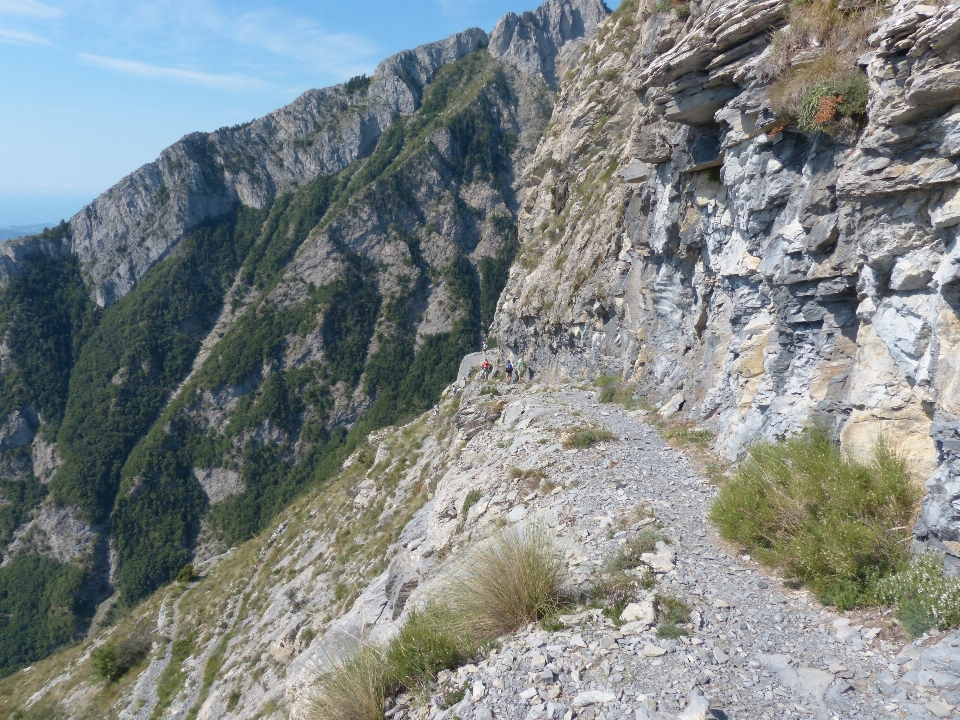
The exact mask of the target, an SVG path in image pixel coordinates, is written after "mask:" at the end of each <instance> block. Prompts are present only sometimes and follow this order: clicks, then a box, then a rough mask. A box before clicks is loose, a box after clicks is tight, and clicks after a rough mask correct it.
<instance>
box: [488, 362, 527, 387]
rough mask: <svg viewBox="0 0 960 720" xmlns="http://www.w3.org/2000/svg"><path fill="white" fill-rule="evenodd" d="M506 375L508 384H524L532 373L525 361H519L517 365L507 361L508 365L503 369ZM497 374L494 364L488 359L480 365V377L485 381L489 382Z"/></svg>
mask: <svg viewBox="0 0 960 720" xmlns="http://www.w3.org/2000/svg"><path fill="white" fill-rule="evenodd" d="M503 372H504V375H505V376H506V378H507V382H512V383H516V382H520V381H521V380H523V382H526V381H527V374H528V373H529V372H530V369H529V367H528V366H527V364H526V363H525V362H524V361H523V360H518V361H517V363H516V364H514V363H513V361H512V360H507V364H506V365H505V366H504V368H503ZM496 374H497V371H496V369H495V368H494V367H493V364H492V363H491V362H490V361H489V360H488V359H487V358H484V359H483V362H482V363H481V364H480V377H482V378H483V379H484V380H489V379H490V378H491V377H493V376H495V375H496Z"/></svg>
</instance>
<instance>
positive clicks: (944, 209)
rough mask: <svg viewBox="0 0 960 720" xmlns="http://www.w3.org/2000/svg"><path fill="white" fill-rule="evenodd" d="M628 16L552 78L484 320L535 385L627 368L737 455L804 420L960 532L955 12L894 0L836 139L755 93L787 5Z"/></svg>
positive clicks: (924, 521) (921, 526) (934, 521)
mask: <svg viewBox="0 0 960 720" xmlns="http://www.w3.org/2000/svg"><path fill="white" fill-rule="evenodd" d="M689 7H690V9H691V14H690V17H689V18H678V17H676V15H675V14H673V13H663V12H659V13H658V12H654V11H652V8H651V7H649V6H644V4H642V3H641V7H640V10H639V13H638V15H637V16H636V17H635V18H634V17H629V18H628V17H620V18H617V19H616V20H612V21H611V23H614V22H615V23H617V29H616V30H613V31H612V32H610V33H609V34H606V33H605V32H601V33H600V35H599V36H598V39H597V41H595V43H594V44H593V46H592V47H591V48H590V50H589V54H588V55H587V56H586V59H585V62H584V63H583V64H582V65H581V67H580V68H579V72H578V74H577V76H576V77H575V78H573V79H571V81H570V82H569V84H566V85H564V86H562V88H561V91H560V95H559V98H558V104H557V107H556V109H555V112H554V119H553V121H552V123H551V128H550V129H549V130H548V132H547V135H546V137H545V139H544V141H543V143H542V144H541V146H540V148H539V149H538V151H537V155H536V157H535V158H534V159H533V161H532V162H531V164H530V168H531V169H530V171H529V172H528V174H527V176H526V178H525V182H524V184H525V186H526V187H527V188H528V190H527V192H526V195H525V197H524V198H523V209H522V212H521V225H520V234H521V240H522V242H523V243H524V248H525V251H524V255H523V257H522V258H521V260H520V262H519V263H517V264H516V265H515V267H514V269H513V270H512V272H511V277H510V280H509V282H508V285H507V288H506V290H505V292H504V295H503V296H502V298H501V302H500V306H499V312H498V315H497V320H496V322H495V327H494V333H495V334H496V335H498V336H499V337H500V338H501V341H502V343H503V344H505V345H507V346H508V347H510V348H511V349H512V350H513V352H515V353H517V354H519V355H522V356H526V357H528V359H529V360H530V361H531V362H532V364H533V367H534V368H535V370H536V371H538V372H540V373H541V374H542V375H543V376H546V377H551V376H567V377H576V376H580V375H581V374H590V375H602V374H605V373H616V374H622V375H623V376H624V377H625V378H628V379H631V380H634V381H636V382H637V383H638V384H639V386H640V388H641V389H642V391H644V392H646V393H647V394H648V395H649V396H650V397H651V398H653V399H655V400H658V401H660V402H663V401H666V400H667V399H669V398H674V397H675V396H677V395H678V393H679V397H678V398H677V402H678V403H681V404H682V405H681V409H682V412H684V413H685V414H686V415H687V417H689V418H691V419H695V420H698V421H701V422H704V423H707V424H708V425H709V426H711V427H713V428H715V429H716V430H717V431H718V432H719V437H718V440H717V449H718V450H720V451H721V452H723V453H725V454H726V455H728V456H729V457H731V458H733V457H738V456H739V455H740V454H741V453H742V452H743V448H744V446H745V445H746V444H747V443H749V442H750V441H752V440H754V439H756V438H759V437H768V438H770V437H781V436H783V435H785V434H787V433H790V432H794V431H796V430H798V429H800V428H801V427H802V426H803V425H805V424H808V423H810V422H814V421H819V422H826V423H828V424H831V425H832V426H833V427H835V428H836V430H837V432H838V433H839V436H840V438H841V439H842V441H843V442H844V444H845V445H846V446H847V447H848V448H850V449H851V450H854V451H856V452H869V448H870V446H871V445H872V443H873V442H874V441H875V440H876V438H877V437H879V436H883V437H886V438H887V439H888V440H890V441H891V442H892V443H893V444H894V445H896V446H897V447H898V448H899V449H900V450H901V451H902V452H904V453H905V454H906V455H907V456H908V458H909V459H910V461H911V462H912V464H913V467H914V469H915V471H916V473H917V475H918V476H920V477H922V478H924V479H925V478H930V481H929V482H928V483H927V488H928V495H927V499H926V501H925V504H924V511H923V514H922V516H921V519H920V521H919V522H918V525H917V535H918V536H920V537H926V536H928V535H930V536H931V537H937V538H940V539H944V540H946V539H956V538H957V537H958V536H960V494H958V492H960V485H958V478H960V476H958V474H957V473H958V465H957V459H956V458H957V452H958V441H960V421H958V417H960V413H958V402H960V392H958V390H960V384H958V383H960V364H958V361H957V358H958V357H960V334H958V328H960V320H958V311H960V276H958V265H957V257H958V255H957V253H958V252H960V251H958V243H957V224H958V223H960V216H958V215H957V211H956V209H955V207H954V204H955V201H954V195H956V194H957V188H958V185H957V181H958V179H960V177H958V174H957V173H958V170H957V165H956V161H955V154H956V149H955V148H954V145H955V142H954V138H953V134H954V133H955V132H956V130H955V122H956V110H955V108H954V103H955V102H956V101H957V96H956V93H957V87H958V86H957V84H956V77H955V75H954V74H953V72H952V67H953V64H954V63H955V62H956V58H955V55H956V52H957V51H956V49H955V47H954V44H953V40H952V39H953V38H955V36H956V34H957V33H958V25H957V10H956V8H955V7H953V6H950V7H941V8H933V7H931V6H927V5H922V4H919V3H914V2H901V3H899V4H898V5H897V6H896V7H895V8H894V9H893V10H892V12H891V14H890V16H889V17H888V18H887V19H886V20H885V21H884V22H883V23H882V24H881V25H880V27H879V28H878V29H877V30H876V32H875V34H874V35H873V36H872V37H871V38H870V52H869V53H868V54H867V55H865V56H864V57H862V58H861V59H860V61H859V62H860V63H861V64H862V65H864V66H866V69H867V73H868V76H869V82H870V105H869V108H868V110H869V114H868V118H869V120H868V122H867V125H866V127H865V128H864V129H863V130H862V132H861V133H860V134H859V136H858V137H856V138H855V139H853V141H852V143H853V144H849V143H845V142H842V141H841V140H835V139H833V138H831V137H830V136H828V135H825V134H822V133H802V132H798V131H795V130H791V129H785V128H783V127H782V124H780V123H778V122H777V119H776V116H775V115H774V113H773V112H772V110H771V108H770V105H769V100H768V91H769V89H768V85H767V79H766V78H767V74H766V71H765V63H766V62H767V60H768V58H769V57H770V53H771V49H770V44H769V38H770V35H771V31H773V30H775V29H777V28H779V27H782V26H783V25H784V24H785V23H786V21H787V3H785V2H780V1H778V0H767V1H766V2H760V3H749V4H737V3H722V2H702V3H696V2H694V3H690V6H689Z"/></svg>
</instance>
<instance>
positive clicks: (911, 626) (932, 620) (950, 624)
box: [877, 552, 960, 637]
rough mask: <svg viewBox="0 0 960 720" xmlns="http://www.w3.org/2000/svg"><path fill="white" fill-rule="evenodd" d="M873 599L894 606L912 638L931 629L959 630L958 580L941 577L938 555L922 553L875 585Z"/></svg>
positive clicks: (941, 570) (939, 557)
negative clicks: (875, 594) (874, 596)
mask: <svg viewBox="0 0 960 720" xmlns="http://www.w3.org/2000/svg"><path fill="white" fill-rule="evenodd" d="M877 599H878V600H879V601H880V602H882V603H886V604H889V605H895V606H896V608H897V617H898V618H899V620H900V622H901V623H902V624H903V627H904V628H905V629H906V631H907V632H908V633H910V634H911V635H912V636H914V637H916V636H918V635H922V634H923V633H925V632H926V631H927V630H930V629H932V628H939V629H940V630H949V629H951V628H955V627H960V578H953V577H948V576H947V575H946V574H944V570H943V556H942V555H940V554H939V553H935V552H927V553H923V554H922V555H919V556H918V557H916V558H914V559H913V561H912V562H911V563H910V564H909V565H908V566H906V567H905V568H904V569H903V570H901V571H900V572H898V573H897V574H896V575H892V576H890V577H887V578H884V579H883V580H881V581H880V582H878V583H877Z"/></svg>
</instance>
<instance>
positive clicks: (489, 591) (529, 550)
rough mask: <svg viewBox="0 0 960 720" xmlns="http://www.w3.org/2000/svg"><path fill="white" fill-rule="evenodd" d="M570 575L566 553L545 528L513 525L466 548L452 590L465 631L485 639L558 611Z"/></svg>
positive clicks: (455, 606)
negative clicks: (468, 548) (562, 551)
mask: <svg viewBox="0 0 960 720" xmlns="http://www.w3.org/2000/svg"><path fill="white" fill-rule="evenodd" d="M565 579H566V564H565V563H564V561H563V557H562V555H561V554H560V552H559V550H558V548H557V546H556V544H555V543H554V542H553V540H552V539H551V538H550V537H549V536H548V535H547V533H546V531H545V530H544V529H543V528H541V527H539V526H530V527H527V528H525V529H515V528H511V529H507V530H504V531H502V532H500V533H498V534H497V535H495V536H494V537H493V538H491V539H490V540H489V541H488V542H486V543H483V544H481V545H479V546H477V547H476V548H475V549H473V550H472V551H470V552H468V553H466V557H465V558H464V560H463V561H462V562H460V563H459V565H458V567H457V568H456V572H455V577H454V580H453V582H452V583H451V584H450V586H449V588H448V596H449V601H450V603H451V605H452V607H453V608H454V609H455V612H456V613H457V615H458V617H459V629H460V632H462V633H464V634H465V635H467V636H469V637H472V638H474V640H475V641H476V642H481V641H483V640H487V639H492V638H497V637H499V636H500V635H503V634H504V633H508V632H513V631H514V630H516V629H517V628H519V627H522V626H523V625H526V624H527V623H529V622H533V621H534V620H537V619H539V618H541V617H544V616H546V615H549V614H550V613H551V612H553V611H555V610H556V608H557V607H558V606H559V604H560V602H561V592H562V587H563V583H564V581H565Z"/></svg>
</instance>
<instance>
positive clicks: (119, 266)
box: [0, 0, 607, 674]
mask: <svg viewBox="0 0 960 720" xmlns="http://www.w3.org/2000/svg"><path fill="white" fill-rule="evenodd" d="M606 12H607V11H606V10H605V8H604V7H603V5H602V3H600V2H586V1H580V2H570V1H569V0H551V2H549V3H547V4H546V5H545V6H544V7H543V8H541V9H540V10H538V11H537V13H533V14H531V13H528V14H526V15H525V16H524V18H525V20H524V22H523V23H522V24H521V27H518V26H517V23H516V22H511V21H509V20H510V18H509V17H508V18H507V19H505V21H504V22H501V23H500V25H498V27H497V29H496V30H495V31H494V34H493V35H492V36H491V38H493V39H495V40H496V42H495V43H494V44H495V47H496V48H497V50H496V53H497V54H496V55H495V54H494V53H492V52H491V51H488V50H487V49H486V45H487V43H488V38H487V35H486V33H483V31H480V30H472V31H468V32H466V33H462V34H460V35H457V36H454V37H453V38H450V39H449V40H446V41H443V42H441V43H437V44H435V45H432V46H424V47H423V48H418V49H417V50H414V51H409V52H406V53H401V54H400V55H398V56H396V57H394V58H391V59H390V60H387V61H384V63H382V64H381V66H380V67H379V68H378V70H377V74H376V75H375V76H374V77H373V78H371V79H366V78H357V79H354V80H353V81H351V82H350V83H347V84H346V85H344V86H340V87H337V88H332V89H327V90H323V91H316V92H315V93H313V95H310V94H308V95H305V96H304V97H302V98H300V99H298V101H297V102H296V103H294V104H293V105H291V106H290V107H288V108H285V109H283V110H281V111H278V112H277V113H274V114H273V115H271V116H269V117H268V118H265V119H264V120H260V121H255V122H254V123H253V124H251V125H249V126H245V127H241V128H233V129H224V130H221V131H218V132H216V133H212V134H210V135H199V134H195V135H191V136H188V137H187V138H185V139H184V140H183V141H181V142H180V143H178V144H177V145H176V146H173V147H172V148H170V149H168V150H167V151H164V154H163V155H162V157H161V159H160V160H159V161H158V162H157V163H155V164H153V165H151V166H145V167H144V168H141V169H140V170H138V171H137V173H134V175H131V176H130V177H129V178H127V179H125V180H124V181H123V182H122V183H120V184H119V185H118V186H117V188H114V189H112V190H111V191H109V192H108V193H107V194H105V196H103V197H101V198H99V199H98V200H97V201H95V202H94V203H93V204H92V205H91V206H90V207H89V208H87V209H85V210H84V211H82V212H81V213H80V214H78V216H76V217H75V218H73V219H72V220H71V223H69V224H63V225H61V226H59V227H57V228H54V229H51V230H49V231H47V232H45V233H44V234H43V235H42V236H39V237H36V238H29V239H25V240H22V241H16V243H15V244H12V245H10V244H8V245H9V246H8V245H5V246H4V247H3V253H2V255H3V257H2V258H0V261H2V268H0V269H2V275H3V279H4V286H3V288H2V291H0V320H2V323H3V325H2V328H3V329H2V333H3V338H4V342H3V345H2V362H3V365H2V369H3V374H2V377H0V383H2V384H0V391H2V392H0V411H2V414H3V416H4V417H5V418H6V422H5V424H4V425H3V427H2V430H0V451H2V452H3V460H2V465H0V469H2V474H3V476H2V477H3V479H2V480H0V482H2V485H0V492H2V493H3V503H0V542H2V547H3V550H2V551H0V552H2V554H3V563H2V566H0V587H2V588H3V592H2V593H0V629H2V633H0V634H2V637H3V641H2V642H0V672H2V673H4V674H6V673H9V672H12V671H14V670H16V669H17V668H18V667H20V666H22V665H24V664H26V663H29V662H31V661H32V660H34V659H36V658H39V657H42V656H44V655H45V654H46V653H48V652H49V651H50V650H51V649H52V648H54V647H56V646H57V645H59V644H61V643H63V642H66V641H69V640H70V639H72V638H74V637H76V636H78V635H79V634H81V633H83V632H84V631H85V630H86V628H87V626H88V624H89V622H90V620H91V618H92V616H93V613H94V611H95V609H96V607H97V605H99V604H100V603H102V602H103V601H104V600H106V599H107V598H110V601H109V602H107V603H106V604H104V605H102V606H101V608H100V615H99V616H98V622H99V621H100V620H102V619H104V618H106V617H107V616H108V614H109V613H111V612H112V613H116V612H118V611H120V612H122V611H124V609H125V608H128V607H131V606H132V605H134V604H136V603H137V602H138V601H140V600H141V599H142V598H144V597H146V596H147V595H149V593H151V592H152V591H153V590H154V589H156V588H157V587H158V586H159V585H161V584H162V583H165V582H167V581H169V580H171V579H172V578H173V577H175V576H176V575H177V573H178V572H179V570H180V569H181V568H182V567H183V566H184V565H185V564H187V563H188V562H190V561H191V560H193V559H201V558H203V557H206V556H207V555H208V554H209V553H211V552H215V551H217V550H218V549H221V548H224V547H228V546H231V545H235V544H236V543H238V542H242V541H243V540H245V539H247V538H249V537H250V536H251V535H253V534H256V533H257V532H258V531H259V530H260V529H262V528H263V527H264V525H265V523H268V522H270V521H271V520H272V519H273V518H274V517H275V516H276V514H277V513H278V512H279V511H281V510H282V509H283V508H284V507H285V506H286V505H287V504H288V503H290V502H291V500H293V499H294V498H296V497H297V496H298V495H299V494H300V493H302V492H303V491H304V490H305V489H307V488H309V487H313V486H316V485H317V484H318V483H322V482H323V481H324V480H325V479H326V478H327V477H329V476H330V475H331V473H332V472H334V471H335V470H337V469H338V468H339V466H340V464H341V462H342V460H343V459H344V458H345V457H346V456H347V455H348V454H349V453H350V452H352V450H353V449H354V448H356V447H357V445H358V444H359V443H361V442H362V441H363V440H364V438H365V437H366V435H367V434H368V433H369V432H370V431H371V430H374V429H377V428H380V427H383V426H385V425H389V424H393V423H396V422H398V421H401V420H405V419H408V418H410V417H412V416H413V415H415V414H417V413H419V412H421V411H423V410H424V409H425V408H428V407H431V406H432V405H433V403H434V402H436V400H437V399H438V398H439V393H440V391H441V390H442V389H443V388H444V387H445V386H446V385H447V384H449V382H450V381H451V380H452V379H453V378H454V377H455V376H456V369H457V366H458V364H459V362H460V359H461V358H462V356H463V355H464V354H466V353H468V352H471V351H473V350H474V349H476V348H477V347H479V342H480V336H481V332H483V331H484V330H485V329H486V328H487V327H488V326H489V324H490V322H491V320H492V317H493V311H494V308H495V303H496V299H497V298H498V296H499V294H500V291H501V289H502V287H503V284H504V283H505V281H506V274H507V271H508V269H509V266H510V263H511V262H512V260H513V256H514V253H515V251H516V247H517V243H516V211H517V199H516V195H515V193H516V179H515V178H516V177H517V176H518V174H519V173H518V169H519V167H520V166H522V164H523V163H524V162H525V160H526V158H527V157H529V155H530V154H531V153H532V151H533V149H534V147H535V145H536V143H537V141H538V139H539V137H540V134H541V132H542V130H543V128H544V126H545V125H546V123H547V121H548V119H549V115H550V111H551V108H552V91H551V87H553V86H555V83H556V76H555V63H556V61H557V57H558V53H560V52H561V50H562V49H563V48H564V47H565V46H566V45H568V44H571V43H572V44H576V43H577V42H578V38H583V37H585V36H587V35H589V33H591V32H592V31H593V29H594V28H595V26H596V24H597V22H598V21H599V19H600V18H602V17H603V16H604V15H605V13H606ZM510 53H514V54H518V55H517V56H518V57H520V58H522V61H521V62H518V61H511V60H510V59H509V58H506V55H508V54H510ZM498 58H503V59H498ZM311 98H313V100H311ZM318 98H319V99H318ZM314 100H316V102H314ZM320 100H323V102H320ZM317 103H319V104H317ZM324 103H326V104H324ZM327 105H329V107H327ZM307 106H309V107H310V108H312V109H311V110H310V111H309V112H308V111H307V109H305V108H307ZM371 118H374V119H375V120H376V122H377V123H379V126H378V127H380V130H376V129H375V128H373V125H372V124H371V123H372V122H373V121H372V120H371ZM374 124H375V123H374ZM356 127H361V128H363V132H361V133H360V134H359V135H357V134H356V133H354V132H353V130H351V128H354V129H355V128H356ZM372 128H373V129H372ZM254 136H255V137H254ZM331 138H333V139H331ZM337 138H339V140H338V139H337ZM201 146H202V147H201ZM198 148H200V149H199V150H198ZM271 148H272V149H271ZM201 150H202V152H201ZM291 151H292V152H293V153H294V154H293V155H292V156H291V155H290V154H289V153H290V152H291ZM231 152H232V153H234V154H233V155H231ZM278 153H279V155H278ZM258 168H259V169H258ZM169 173H173V175H174V176H176V177H178V178H179V180H172V179H171V177H172V176H171V177H168V175H169ZM250 178H259V181H258V182H260V184H259V185H257V183H256V182H253V181H251V180H250ZM251 182H253V185H256V187H257V188H259V190H258V191H257V192H253V191H251V190H250V187H253V185H250V183H251ZM151 183H153V184H152V185H151ZM148 185H149V186H150V187H148ZM144 198H147V199H146V200H144ZM135 206H136V207H139V210H138V211H137V212H136V213H135V216H130V215H129V212H130V208H131V207H135ZM121 216H122V222H121V220H119V219H118V218H121ZM26 576H29V577H30V578H31V582H30V583H29V584H24V583H23V582H22V578H24V577H26Z"/></svg>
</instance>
